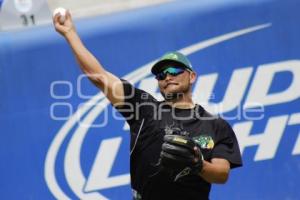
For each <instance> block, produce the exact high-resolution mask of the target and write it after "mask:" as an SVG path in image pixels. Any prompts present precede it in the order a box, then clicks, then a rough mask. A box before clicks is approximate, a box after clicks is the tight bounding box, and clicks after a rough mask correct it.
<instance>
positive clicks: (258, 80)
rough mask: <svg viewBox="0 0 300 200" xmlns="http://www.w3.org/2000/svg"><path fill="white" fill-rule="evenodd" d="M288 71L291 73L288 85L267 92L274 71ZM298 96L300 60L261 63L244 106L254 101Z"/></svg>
mask: <svg viewBox="0 0 300 200" xmlns="http://www.w3.org/2000/svg"><path fill="white" fill-rule="evenodd" d="M284 71H289V72H291V73H292V74H293V79H292V82H291V84H290V86H289V87H288V88H287V89H286V90H284V91H280V92H276V93H271V94H268V91H269V89H270V87H271V85H272V83H273V79H274V76H275V74H276V73H279V72H284ZM299 97H300V61H299V60H290V61H284V62H278V63H271V64H266V65H261V66H259V67H258V69H257V72H256V75H255V77H254V79H253V83H252V85H251V88H250V91H249V93H248V97H247V100H246V103H245V105H244V106H245V108H249V107H253V102H254V103H261V104H263V105H272V104H279V103H284V102H289V101H292V100H295V99H297V98H299Z"/></svg>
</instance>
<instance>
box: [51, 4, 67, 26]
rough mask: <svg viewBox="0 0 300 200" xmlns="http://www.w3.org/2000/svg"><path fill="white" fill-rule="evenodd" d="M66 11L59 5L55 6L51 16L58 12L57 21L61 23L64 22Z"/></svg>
mask: <svg viewBox="0 0 300 200" xmlns="http://www.w3.org/2000/svg"><path fill="white" fill-rule="evenodd" d="M66 12H67V10H66V9H65V8H62V7H59V8H55V9H54V11H53V17H54V16H55V15H56V14H57V13H59V15H60V17H59V23H61V24H63V23H65V20H66Z"/></svg>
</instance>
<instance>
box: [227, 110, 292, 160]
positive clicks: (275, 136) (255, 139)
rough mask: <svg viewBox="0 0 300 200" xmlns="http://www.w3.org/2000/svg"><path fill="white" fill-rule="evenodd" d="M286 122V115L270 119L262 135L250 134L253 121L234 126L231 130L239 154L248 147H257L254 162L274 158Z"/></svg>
mask: <svg viewBox="0 0 300 200" xmlns="http://www.w3.org/2000/svg"><path fill="white" fill-rule="evenodd" d="M287 120H288V116H287V115H282V116H278V117H272V118H270V119H269V120H268V123H267V126H266V128H265V131H264V133H259V134H250V131H251V128H252V126H253V121H250V122H242V123H238V124H235V125H234V126H233V129H234V131H235V132H236V135H237V138H238V140H239V145H240V149H241V153H243V151H244V150H245V148H246V147H248V146H254V145H258V149H257V152H256V155H255V158H254V160H255V161H259V160H266V159H272V158H274V156H275V154H276V150H277V148H278V145H279V142H280V140H281V137H282V135H283V133H284V129H285V126H286V124H287Z"/></svg>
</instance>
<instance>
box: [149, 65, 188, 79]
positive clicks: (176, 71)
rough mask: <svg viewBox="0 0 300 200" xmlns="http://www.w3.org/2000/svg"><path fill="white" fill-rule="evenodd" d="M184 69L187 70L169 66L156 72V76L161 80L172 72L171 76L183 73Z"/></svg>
mask: <svg viewBox="0 0 300 200" xmlns="http://www.w3.org/2000/svg"><path fill="white" fill-rule="evenodd" d="M184 71H185V70H184V69H182V68H179V67H168V68H167V69H165V70H163V71H162V72H160V73H158V74H156V76H155V78H156V79H157V80H159V81H161V80H165V79H166V77H167V74H170V75H171V76H178V75H179V74H182V73H183V72H184Z"/></svg>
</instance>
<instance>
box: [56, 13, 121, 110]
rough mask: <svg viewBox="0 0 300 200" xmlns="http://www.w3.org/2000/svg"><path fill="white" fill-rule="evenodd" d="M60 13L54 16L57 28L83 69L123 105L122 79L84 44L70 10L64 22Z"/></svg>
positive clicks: (115, 101) (112, 98) (111, 99)
mask: <svg viewBox="0 0 300 200" xmlns="http://www.w3.org/2000/svg"><path fill="white" fill-rule="evenodd" d="M59 18H60V15H59V14H56V15H55V16H54V17H53V24H54V26H55V30H56V31H57V32H58V33H60V34H61V35H62V36H63V37H64V38H65V39H66V41H67V42H68V44H69V45H70V47H71V48H72V51H73V53H74V56H75V57H76V60H77V62H78V63H79V66H80V68H81V70H82V71H83V72H84V73H85V74H86V75H87V76H88V78H89V79H90V80H91V81H92V83H94V85H96V86H97V87H98V88H100V89H101V90H102V91H103V93H104V94H105V95H106V97H107V98H108V99H109V100H110V102H111V103H112V104H113V105H121V104H122V103H123V102H124V91H123V84H122V82H121V80H120V79H119V78H118V77H116V76H115V75H113V74H112V73H110V72H108V71H107V70H106V69H105V68H104V67H103V66H102V65H101V64H100V63H99V61H98V60H97V59H96V58H95V57H94V56H93V54H92V53H91V52H90V51H89V50H88V49H87V48H86V47H85V46H84V44H83V43H82V41H81V39H80V38H79V36H78V34H77V32H76V29H75V26H74V24H73V21H72V17H71V14H70V12H69V11H67V13H66V18H65V21H64V23H63V24H62V23H60V22H59Z"/></svg>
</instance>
